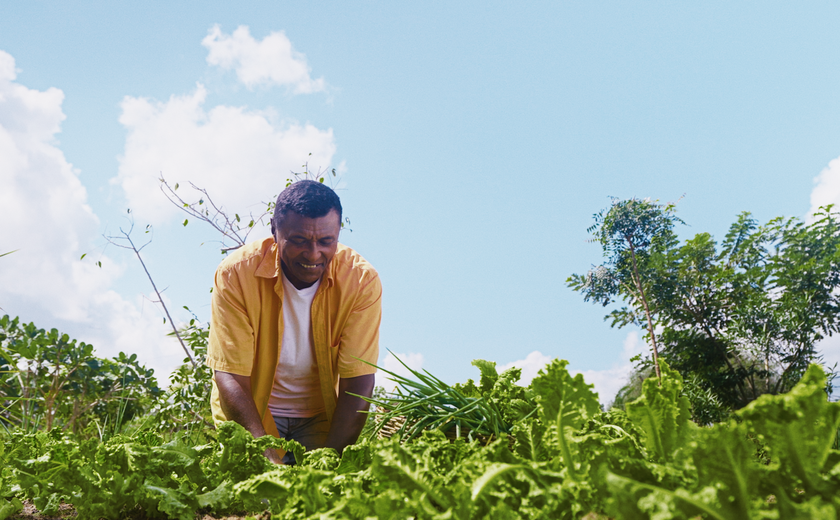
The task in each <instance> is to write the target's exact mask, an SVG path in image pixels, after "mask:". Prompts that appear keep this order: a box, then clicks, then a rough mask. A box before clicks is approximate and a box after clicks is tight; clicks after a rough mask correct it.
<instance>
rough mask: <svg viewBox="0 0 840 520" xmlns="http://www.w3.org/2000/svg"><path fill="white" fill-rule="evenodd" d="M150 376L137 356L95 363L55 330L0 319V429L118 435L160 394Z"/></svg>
mask: <svg viewBox="0 0 840 520" xmlns="http://www.w3.org/2000/svg"><path fill="white" fill-rule="evenodd" d="M153 372H154V371H153V370H151V369H146V368H145V367H143V366H141V365H140V364H139V363H138V362H137V355H136V354H132V355H131V356H126V355H125V354H124V353H122V352H121V353H120V354H119V356H117V357H115V358H113V359H100V358H97V357H95V356H94V355H93V347H92V346H91V345H89V344H87V343H82V342H77V341H76V340H71V339H70V338H69V337H68V336H67V335H66V334H61V333H60V332H58V331H57V330H56V329H52V330H50V331H46V330H44V329H39V328H37V327H36V326H35V325H34V324H32V323H29V324H21V323H20V320H19V319H18V318H14V319H12V318H10V317H9V316H3V317H2V318H0V377H1V378H0V424H2V425H3V426H5V427H7V428H9V427H18V428H22V429H23V430H25V431H35V430H40V429H44V430H51V429H53V428H62V429H66V430H69V431H72V432H75V433H79V434H83V435H93V434H98V435H103V434H105V433H107V432H110V433H113V432H116V431H119V429H120V428H121V427H122V425H124V424H125V423H126V422H128V421H130V420H131V419H132V418H134V417H137V416H140V415H142V414H143V413H144V412H145V411H146V410H148V409H149V407H150V405H151V402H152V400H153V399H155V398H156V396H157V395H159V394H160V393H161V390H160V389H159V388H158V386H157V382H156V380H155V378H154V375H153ZM67 396H72V399H68V398H67Z"/></svg>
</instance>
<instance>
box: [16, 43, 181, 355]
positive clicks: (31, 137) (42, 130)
mask: <svg viewBox="0 0 840 520" xmlns="http://www.w3.org/2000/svg"><path fill="white" fill-rule="evenodd" d="M15 79H16V73H15V61H14V58H13V57H12V56H11V55H9V54H8V53H5V52H3V51H0V186H2V189H0V221H2V222H4V223H5V226H4V230H3V234H2V239H0V253H4V252H7V251H12V250H17V251H16V252H15V253H13V254H10V255H7V256H4V257H2V258H0V307H2V308H3V311H2V312H4V313H9V314H12V315H22V318H23V320H24V321H34V322H35V324H36V325H37V326H39V327H42V328H46V329H50V328H53V327H55V328H58V329H59V330H61V331H62V332H65V333H68V334H69V335H70V336H72V337H75V338H78V339H79V340H82V341H85V342H88V343H91V344H92V345H93V346H94V347H95V348H96V352H97V355H99V356H102V357H110V356H113V355H116V354H117V353H118V352H119V351H120V350H122V351H125V352H137V353H138V354H139V355H140V357H141V359H142V361H143V362H146V363H148V365H149V366H151V367H153V368H156V369H158V371H161V370H164V371H165V370H167V369H169V368H171V367H172V366H173V365H175V364H176V363H178V362H179V361H180V359H179V358H180V356H176V357H175V358H174V359H172V358H171V356H169V354H168V353H169V352H170V350H169V349H170V345H169V344H168V342H167V340H166V339H164V334H165V329H163V328H162V323H161V320H160V318H159V316H158V314H157V312H156V311H155V310H154V309H151V308H149V309H148V310H147V311H145V312H141V310H139V309H138V307H137V305H135V304H134V303H132V302H129V301H126V300H124V299H123V298H122V297H121V296H119V295H118V294H117V293H116V292H114V291H113V290H112V289H110V287H111V284H112V282H113V281H114V280H115V279H116V278H117V277H118V276H120V274H121V269H120V267H119V266H117V265H115V264H114V262H112V261H111V260H110V259H109V258H107V257H103V258H102V261H103V268H102V269H100V268H98V267H95V266H94V265H93V263H92V262H91V261H90V260H85V261H81V260H80V256H81V255H82V253H84V252H86V251H88V250H89V247H90V244H91V240H93V239H95V238H96V237H97V236H98V232H99V220H98V219H97V217H96V215H94V213H93V211H92V209H91V208H90V206H89V205H88V203H87V191H86V190H85V187H84V186H83V185H82V183H81V182H80V180H79V177H78V171H76V170H75V169H74V168H73V166H72V165H71V164H70V163H69V162H68V161H67V159H66V158H65V157H64V154H63V152H62V151H61V150H60V149H59V148H58V147H57V146H56V142H55V136H56V134H58V133H59V132H60V130H61V122H62V121H63V120H64V118H65V116H64V113H63V111H62V108H61V105H62V102H63V100H64V93H63V92H62V91H61V90H59V89H57V88H50V89H47V90H45V91H39V90H34V89H29V88H27V87H25V86H24V85H21V84H19V83H16V82H15ZM173 352H174V351H173ZM168 356H169V357H168Z"/></svg>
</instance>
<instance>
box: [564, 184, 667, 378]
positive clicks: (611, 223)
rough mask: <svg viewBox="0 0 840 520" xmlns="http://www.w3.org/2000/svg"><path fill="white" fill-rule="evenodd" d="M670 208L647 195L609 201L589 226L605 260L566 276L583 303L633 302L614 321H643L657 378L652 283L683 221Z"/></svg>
mask: <svg viewBox="0 0 840 520" xmlns="http://www.w3.org/2000/svg"><path fill="white" fill-rule="evenodd" d="M674 208H675V206H674V205H673V204H667V205H663V204H659V203H657V202H654V201H651V200H649V199H644V200H641V199H628V200H618V199H613V201H612V205H611V206H610V207H609V208H607V209H605V210H602V211H601V212H600V213H597V214H596V215H595V224H593V225H592V226H591V227H590V228H589V229H588V230H587V231H589V232H590V233H592V234H593V235H594V237H595V238H594V239H593V240H594V241H596V242H598V243H600V244H601V249H602V252H603V256H604V258H605V259H606V262H605V263H604V264H603V265H600V266H598V267H595V268H593V269H590V271H589V272H588V273H587V274H586V275H578V274H573V275H572V276H570V277H569V279H568V280H567V283H568V285H569V287H571V288H572V289H574V290H575V291H580V292H582V293H583V299H584V301H590V300H592V301H593V302H597V303H600V304H601V305H604V306H606V305H609V304H611V303H613V301H615V298H616V297H620V298H622V299H623V300H625V301H630V302H631V305H632V308H631V309H630V308H627V307H625V308H624V309H622V310H621V311H620V312H618V313H616V314H613V325H615V324H616V323H618V324H621V325H626V324H629V323H641V322H642V321H644V322H645V324H646V325H647V332H648V334H647V335H648V338H650V342H651V347H652V350H653V366H654V370H655V372H656V376H657V378H659V377H661V374H660V370H659V359H658V358H659V350H658V347H657V344H656V333H655V331H654V328H655V327H654V320H655V316H656V311H655V309H654V310H652V309H651V307H652V305H651V302H650V300H651V294H650V293H651V288H650V283H651V279H652V278H653V273H655V272H656V268H657V259H658V258H659V256H661V254H662V252H663V251H666V250H668V249H669V248H671V247H673V246H674V244H675V243H676V235H675V234H674V232H673V227H674V223H675V222H682V221H681V220H680V219H679V218H677V217H676V216H675V215H674Z"/></svg>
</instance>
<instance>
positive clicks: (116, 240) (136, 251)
mask: <svg viewBox="0 0 840 520" xmlns="http://www.w3.org/2000/svg"><path fill="white" fill-rule="evenodd" d="M133 230H134V221H133V220H132V221H131V227H129V228H128V231H125V230H123V229H122V228H120V233H122V235H123V236H122V237H113V236H106V235H102V236H103V237H104V238H105V240H107V241H108V243H109V244H112V245H115V246H117V247H121V248H123V249H130V250H132V251H134V254H135V255H136V256H137V259H138V260H139V261H140V265H141V266H143V271H145V272H146V277H148V278H149V282H150V283H151V284H152V289H154V291H155V294H156V295H157V298H158V302H157V303H160V306H161V307H162V308H163V312H164V313H165V314H166V318H167V319H168V320H169V325H170V326H171V327H172V331H173V332H174V333H175V337H176V338H178V342H179V343H181V348H183V349H184V353H186V354H187V358H189V360H190V363H192V366H193V368H194V369H195V368H196V363H195V359H193V356H192V353H191V352H190V349H188V348H187V345H186V344H185V343H184V340H183V338H181V334H179V333H178V328H177V327H176V326H175V321H173V320H172V316H171V315H170V314H169V309H168V308H167V307H166V304H165V303H164V302H163V296H161V294H160V291H158V288H157V285H155V281H154V279H152V275H151V273H149V270H148V269H147V268H146V263H145V262H144V261H143V257H142V256H140V251H141V250H142V249H143V248H144V247H146V246H147V245H149V244H150V243H151V240H149V241H148V242H146V243H145V244H143V245H142V246H141V247H140V248H137V246H136V245H135V244H134V241H133V240H132V239H131V232H132V231H133ZM120 240H124V241H125V242H127V243H128V245H125V243H120V242H119V241H120Z"/></svg>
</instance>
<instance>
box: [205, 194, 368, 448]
mask: <svg viewBox="0 0 840 520" xmlns="http://www.w3.org/2000/svg"><path fill="white" fill-rule="evenodd" d="M340 230H341V202H340V201H339V198H338V196H337V195H336V194H335V192H334V191H333V190H331V189H330V188H328V187H327V186H324V185H323V184H321V183H318V182H314V181H299V182H296V183H293V184H292V185H290V186H289V187H287V188H286V189H285V190H284V191H283V192H282V193H281V194H280V196H279V197H278V198H277V205H276V207H275V209H274V215H273V217H272V219H271V233H272V237H271V238H267V239H265V240H262V241H257V242H254V243H251V244H248V245H246V246H244V247H242V248H240V249H238V250H237V251H236V252H234V253H233V254H231V255H230V256H229V257H227V258H226V259H225V260H224V261H223V262H222V263H221V264H220V265H219V268H218V269H217V271H216V277H215V283H214V286H213V297H212V309H211V327H210V342H209V348H208V353H207V364H208V365H209V366H210V368H211V369H212V370H213V371H214V372H213V373H214V376H213V393H212V396H211V406H212V410H213V418H214V420H215V421H216V422H220V421H225V420H232V421H236V422H238V423H239V424H241V425H242V426H243V427H245V428H246V429H247V430H248V431H249V432H251V434H252V435H254V437H260V436H263V435H266V434H271V435H274V436H276V437H280V438H286V439H292V440H296V441H298V442H300V443H301V444H303V445H304V447H306V449H307V450H311V449H315V448H321V447H325V446H326V447H331V448H335V449H336V450H338V452H339V453H341V451H342V450H343V449H344V448H345V447H346V446H347V445H349V444H352V443H353V442H355V441H356V439H357V438H358V437H359V434H360V433H361V431H362V427H363V426H364V423H365V419H366V418H367V414H364V413H359V412H361V411H366V410H367V409H368V403H367V402H365V401H364V400H362V399H360V398H358V397H354V396H352V395H349V394H348V392H349V393H351V394H357V395H363V396H368V397H369V396H370V395H371V393H372V392H373V384H374V372H375V371H376V369H375V368H374V367H372V366H370V365H368V364H366V363H364V362H363V361H361V360H364V361H367V362H369V363H376V362H377V358H378V356H379V323H380V319H381V306H380V304H381V296H382V287H381V285H380V282H379V276H378V275H377V273H376V271H375V270H374V269H373V267H372V266H371V265H370V264H369V263H367V261H365V259H364V258H362V257H361V256H360V255H359V254H358V253H356V252H355V251H353V250H352V249H350V248H348V247H346V246H344V245H341V244H339V243H338V234H339V231H340ZM278 452H279V453H278ZM266 457H268V458H269V459H270V460H271V461H272V462H275V463H281V461H282V462H283V463H293V462H294V457H293V455H292V454H291V453H286V454H285V456H284V454H283V452H282V451H281V450H278V451H275V450H268V451H267V452H266Z"/></svg>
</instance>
